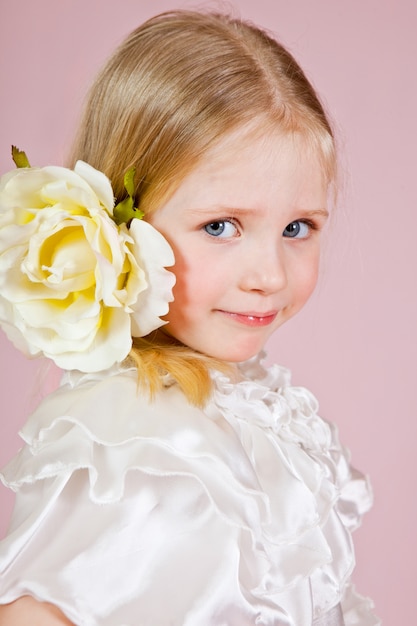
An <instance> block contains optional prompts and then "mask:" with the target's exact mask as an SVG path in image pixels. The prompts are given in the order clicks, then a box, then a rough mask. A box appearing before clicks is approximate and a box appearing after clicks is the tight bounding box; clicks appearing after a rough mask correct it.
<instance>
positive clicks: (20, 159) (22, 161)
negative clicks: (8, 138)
mask: <svg viewBox="0 0 417 626" xmlns="http://www.w3.org/2000/svg"><path fill="white" fill-rule="evenodd" d="M12 159H13V161H14V162H15V165H16V167H30V163H29V159H28V158H27V156H26V152H24V151H23V150H19V148H16V146H12Z"/></svg>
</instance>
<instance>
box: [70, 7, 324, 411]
mask: <svg viewBox="0 0 417 626" xmlns="http://www.w3.org/2000/svg"><path fill="white" fill-rule="evenodd" d="M257 119H258V120H259V124H260V125H261V126H263V127H264V128H266V129H267V130H269V129H271V128H278V129H279V130H280V131H282V132H285V133H296V134H301V135H302V136H303V137H304V138H305V139H306V140H307V141H308V143H309V144H310V145H311V147H312V148H313V149H314V150H315V153H316V154H317V156H318V158H319V160H320V163H321V164H322V167H323V172H324V173H325V176H326V178H327V181H328V182H330V181H331V180H332V179H334V177H335V161H336V160H335V149H334V139H333V133H332V130H331V127H330V124H329V122H328V119H327V117H326V114H325V112H324V110H323V107H322V105H321V103H320V101H319V99H318V97H317V95H316V93H315V90H314V89H313V87H312V85H311V84H310V82H309V81H308V80H307V78H306V76H305V75H304V73H303V71H302V70H301V68H300V67H299V65H298V64H297V62H296V61H295V60H294V58H293V57H292V55H291V54H290V53H289V52H288V51H287V50H286V49H285V48H284V47H283V46H282V45H280V44H279V43H278V42H277V41H275V40H274V39H273V38H272V37H271V36H269V35H268V34H267V33H266V32H265V31H263V30H261V29H260V28H258V27H256V26H253V25H252V24H250V23H248V22H244V21H242V20H240V19H235V18H233V17H230V16H228V15H224V14H218V13H203V12H194V11H172V12H167V13H163V14H161V15H158V16H156V17H154V18H152V19H150V20H148V21H147V22H145V23H144V24H143V25H142V26H140V27H139V28H137V29H136V30H135V31H133V32H132V33H131V35H130V36H128V38H127V39H126V40H125V41H124V42H123V43H122V45H121V46H120V47H119V48H118V49H117V50H116V52H115V53H114V55H113V56H112V57H111V58H110V59H109V61H108V62H107V64H106V65H105V66H104V68H103V70H102V71H101V72H100V74H99V75H98V77H97V80H96V81H95V83H94V84H93V87H92V89H91V92H90V97H89V99H88V102H87V106H86V109H85V114H84V119H83V120H82V124H81V127H80V131H79V134H78V137H77V140H76V143H75V146H74V149H73V155H72V161H73V162H74V161H75V160H76V159H83V160H84V161H87V162H88V163H90V164H91V165H92V166H94V167H96V168H97V169H99V170H101V171H103V172H105V173H106V174H107V176H108V177H109V178H110V180H111V181H112V184H113V188H114V190H115V195H116V199H117V200H118V201H120V200H122V199H123V197H124V196H125V190H124V185H123V176H124V174H125V172H126V171H127V170H128V169H130V168H131V167H133V166H134V167H135V168H136V203H137V205H138V206H139V207H140V208H141V209H142V210H143V211H144V212H145V214H146V213H148V212H149V211H154V210H157V209H158V207H159V206H161V205H162V204H163V202H164V201H166V200H167V199H168V197H169V196H170V195H171V194H172V193H173V192H174V191H175V189H176V188H177V187H178V186H179V184H180V183H181V182H182V180H183V179H184V178H185V176H186V175H187V174H188V173H189V172H190V171H191V170H192V169H193V168H194V167H195V165H196V163H197V162H198V161H199V159H201V158H202V156H203V155H204V154H205V153H206V152H207V151H208V150H209V149H210V148H211V147H212V146H214V145H215V144H216V143H217V142H219V141H220V140H221V139H222V138H223V137H224V136H225V134H227V133H229V132H231V131H232V130H234V129H236V128H238V127H240V126H243V125H247V124H248V123H252V122H253V121H254V120H257ZM186 353H187V355H188V356H187V357H185V356H184V355H185V353H184V347H183V346H182V347H180V346H174V347H172V346H169V347H167V348H165V347H161V346H158V345H155V343H154V342H153V343H151V342H149V341H141V340H135V345H134V348H133V356H134V358H135V361H136V363H137V366H138V372H139V376H140V378H141V380H145V381H147V382H148V383H149V385H150V390H151V392H153V391H155V389H156V388H157V387H158V385H160V384H161V382H160V381H161V376H160V373H161V372H166V371H167V372H169V373H170V374H171V375H172V376H173V377H174V378H175V379H177V380H179V382H180V385H181V387H182V388H183V389H184V391H185V393H186V394H187V396H188V397H189V398H190V399H191V400H192V401H193V402H195V403H197V404H202V403H203V402H204V400H205V399H206V397H207V395H208V393H209V391H210V374H209V369H210V368H211V367H212V366H215V367H216V366H219V367H220V365H219V364H216V363H214V362H213V361H212V360H206V359H204V358H202V357H201V355H195V353H193V352H192V351H191V350H188V351H187V349H186ZM156 355H158V358H157V359H156ZM184 363H186V371H187V372H188V373H187V375H186V376H184V375H183V374H184V371H185V370H184ZM202 364H203V366H202ZM204 364H205V366H204ZM179 371H181V372H182V374H181V375H179V374H178V372H179ZM156 374H157V375H156Z"/></svg>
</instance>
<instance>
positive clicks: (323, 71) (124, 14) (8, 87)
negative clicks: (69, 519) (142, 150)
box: [0, 0, 417, 625]
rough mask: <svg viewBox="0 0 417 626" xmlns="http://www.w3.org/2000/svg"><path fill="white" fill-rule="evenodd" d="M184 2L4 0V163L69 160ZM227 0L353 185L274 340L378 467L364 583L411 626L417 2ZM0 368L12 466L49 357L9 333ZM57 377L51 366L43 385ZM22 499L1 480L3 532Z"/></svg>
mask: <svg viewBox="0 0 417 626" xmlns="http://www.w3.org/2000/svg"><path fill="white" fill-rule="evenodd" d="M179 6H182V7H191V6H193V5H192V3H191V2H182V3H180V2H177V1H174V0H153V2H145V1H141V0H107V1H100V0H59V2H57V1H56V0H37V1H36V2H34V1H33V0H30V1H29V0H22V1H21V2H16V1H15V0H3V1H2V5H1V23H0V63H1V66H0V71H1V75H0V84H1V94H2V97H1V104H0V107H1V116H0V171H1V172H4V171H6V170H9V169H11V167H12V163H11V160H10V159H9V157H8V154H9V147H10V145H11V144H12V143H14V144H17V145H18V146H19V147H21V148H23V149H25V150H26V151H27V153H28V155H29V156H30V159H31V162H32V164H34V165H45V164H48V163H63V161H64V159H65V155H66V152H67V149H68V147H69V145H70V143H71V139H72V135H73V130H74V128H75V125H76V120H77V116H78V113H79V110H80V106H81V103H82V99H83V96H84V93H85V91H86V89H87V86H88V84H89V82H90V80H91V78H92V77H93V75H94V74H95V72H96V70H97V68H98V67H99V65H100V64H101V63H102V62H103V60H104V59H105V58H106V56H107V55H108V54H109V53H110V52H111V51H112V49H113V48H114V46H115V45H116V44H117V43H118V42H119V41H120V40H121V39H122V38H123V36H124V35H125V34H127V33H128V32H129V31H130V30H131V29H133V28H134V27H135V26H136V25H137V24H138V23H140V22H141V21H143V20H144V19H145V18H147V17H149V16H150V15H152V14H155V13H157V12H159V11H162V10H166V9H172V8H176V7H179ZM194 6H195V4H194ZM211 6H214V5H211ZM217 6H219V5H217ZM231 6H234V7H235V10H236V11H237V12H238V13H241V14H242V15H243V16H244V17H246V18H249V19H252V20H253V21H255V22H257V23H259V24H262V25H264V26H266V27H267V28H269V29H270V30H271V31H273V32H275V33H276V34H277V35H278V37H279V38H281V40H282V41H283V42H284V43H285V44H287V46H289V48H290V49H291V50H292V51H293V53H294V54H295V56H296V57H297V58H298V60H299V61H300V62H301V64H302V65H303V67H304V68H305V70H306V71H307V73H308V74H309V76H310V77H312V79H313V82H314V84H315V85H316V87H317V88H318V90H319V92H321V93H322V94H323V95H324V98H325V102H326V104H327V106H328V108H329V110H330V111H331V113H332V116H333V118H334V120H335V122H336V126H337V129H338V135H339V140H340V144H341V147H342V157H343V166H344V167H343V169H344V174H345V176H344V178H345V180H344V188H343V190H342V193H341V198H340V203H339V204H340V206H339V209H338V211H337V216H336V218H335V220H334V223H333V225H332V227H331V229H330V231H329V236H328V245H327V249H326V254H325V259H324V264H323V272H322V279H321V284H320V286H319V288H318V290H317V292H316V294H315V296H314V297H313V299H312V301H311V302H310V303H309V304H308V306H307V307H306V309H305V310H304V311H303V312H302V313H301V314H300V315H299V316H298V318H296V319H295V320H294V321H292V322H290V323H289V324H288V326H287V327H284V329H282V330H281V331H279V333H278V334H277V335H276V336H275V337H274V338H273V340H272V341H271V342H270V345H269V356H270V359H271V360H276V361H279V362H281V363H283V364H285V365H288V366H289V367H291V369H292V370H293V376H294V380H295V382H296V383H297V384H303V385H305V386H307V387H309V388H310V389H312V390H313V392H314V393H315V394H316V395H317V396H318V397H319V399H320V403H321V413H322V415H323V416H324V417H327V418H328V419H331V420H334V421H336V422H337V423H338V425H339V428H340V432H341V436H342V439H343V441H344V442H345V443H346V444H347V445H348V447H349V448H351V450H352V451H353V461H354V463H355V465H357V466H358V467H360V468H361V469H363V470H364V471H366V472H367V473H369V474H370V475H371V478H372V482H373V485H374V491H375V506H374V509H373V511H372V513H371V514H369V515H368V516H367V517H366V519H365V523H364V525H363V527H362V528H361V529H360V530H359V531H358V533H357V535H356V545H357V556H358V567H357V571H356V575H355V580H356V582H357V585H358V587H359V588H360V589H361V590H363V591H364V592H365V593H367V594H369V595H370V596H372V597H373V598H374V600H375V603H376V605H377V612H378V614H379V615H380V616H381V617H382V618H383V621H384V624H395V625H399V624H404V625H405V624H407V625H408V624H411V623H414V620H413V617H412V616H413V615H414V614H415V610H414V609H415V580H416V575H415V564H416V556H417V555H416V548H417V540H416V530H415V529H416V527H417V519H416V510H417V507H416V488H415V479H416V459H417V454H416V450H415V442H416V411H415V409H416V404H417V403H416V382H415V374H416V371H415V370H416V368H415V364H416V357H417V354H416V344H417V342H416V336H415V335H416V333H415V326H416V320H417V305H416V302H417V298H416V260H417V259H416V248H417V244H416V227H417V223H416V222H417V220H416V206H415V205H416V193H415V190H414V188H413V185H414V184H415V182H416V178H417V169H416V149H415V144H416V140H417V133H416V130H417V128H416V116H417V97H416V91H417V88H416V81H415V63H416V59H417V45H416V42H417V38H416V29H417V3H416V2H415V0H399V1H396V0H345V1H344V2H342V1H338V0H315V1H312V0H256V1H254V0H235V2H234V4H232V5H231ZM413 82H414V85H413ZM0 368H1V369H0V371H1V377H0V378H1V380H0V385H1V389H0V392H1V414H0V464H1V465H3V464H4V462H6V461H7V460H8V459H9V458H10V457H11V456H12V454H13V453H14V451H15V450H16V449H17V448H18V446H19V440H18V437H17V435H16V432H17V430H18V428H19V427H20V426H21V425H22V424H23V422H24V419H25V416H26V415H27V412H28V410H30V409H31V408H33V406H34V404H35V403H36V401H37V399H38V397H39V393H40V391H39V388H40V378H39V376H38V374H37V371H38V364H37V363H34V362H26V361H25V359H24V358H23V357H22V356H20V355H19V354H18V353H16V352H15V351H14V349H13V348H12V347H11V346H10V345H9V344H8V342H7V340H6V339H5V338H4V336H3V335H1V336H0ZM56 380H57V375H56V372H52V373H51V374H50V379H49V382H48V384H53V383H54V381H56ZM51 381H52V382H51ZM11 504H12V500H11V498H10V496H9V494H8V493H7V492H6V490H5V489H4V488H1V490H0V507H1V515H0V518H1V526H0V534H2V533H4V532H5V529H6V526H7V520H8V517H9V513H10V510H11Z"/></svg>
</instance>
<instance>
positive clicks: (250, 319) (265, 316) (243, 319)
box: [219, 309, 278, 328]
mask: <svg viewBox="0 0 417 626" xmlns="http://www.w3.org/2000/svg"><path fill="white" fill-rule="evenodd" d="M219 313H222V314H223V315H226V316H227V317H228V318H230V319H232V320H235V321H236V322H239V323H240V324H244V325H245V326H252V327H255V328H257V327H261V326H269V324H272V322H273V321H274V320H275V318H276V316H277V315H278V311H271V312H268V313H252V312H248V313H232V312H230V311H222V310H221V309H219Z"/></svg>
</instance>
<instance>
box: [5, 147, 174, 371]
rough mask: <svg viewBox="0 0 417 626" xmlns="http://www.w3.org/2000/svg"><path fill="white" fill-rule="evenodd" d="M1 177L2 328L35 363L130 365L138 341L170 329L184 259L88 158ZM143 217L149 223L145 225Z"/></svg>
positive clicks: (24, 162)
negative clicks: (40, 359) (70, 165)
mask: <svg viewBox="0 0 417 626" xmlns="http://www.w3.org/2000/svg"><path fill="white" fill-rule="evenodd" d="M12 155H13V160H14V161H15V163H16V165H17V169H15V170H13V171H11V172H8V173H7V174H5V175H4V176H2V177H1V179H0V326H1V327H2V328H3V330H4V331H5V333H6V335H7V336H8V338H9V339H10V340H11V341H12V343H13V344H14V345H15V346H16V347H17V348H18V349H20V350H21V351H22V352H24V353H25V354H26V355H27V356H30V357H35V356H40V355H44V356H46V357H48V358H50V359H52V360H53V361H54V362H55V363H56V365H58V366H59V367H62V368H64V369H70V370H72V369H77V370H80V371H83V372H96V371H100V370H103V369H106V368H108V367H111V366H112V365H113V364H115V363H117V362H120V361H122V360H123V359H124V358H125V357H126V356H127V355H128V354H129V351H130V349H131V346H132V336H133V337H143V336H145V335H147V334H148V333H150V332H151V331H153V330H155V329H156V328H158V327H159V326H161V325H162V324H164V323H165V322H163V321H162V320H161V319H160V317H161V316H163V315H165V314H166V313H167V312H168V308H169V304H168V303H169V302H171V301H172V300H173V297H172V288H173V286H174V284H175V277H174V275H173V274H172V272H169V271H168V270H166V269H165V267H166V266H171V265H173V264H174V254H173V252H172V250H171V248H170V246H169V244H168V242H167V241H166V240H165V239H164V237H163V236H162V235H161V234H160V233H159V232H158V231H157V230H155V229H154V228H153V227H152V226H151V225H150V224H148V223H147V222H145V221H143V220H142V219H140V218H142V217H143V213H142V212H141V211H139V210H138V209H137V208H135V207H134V201H133V192H134V187H133V176H134V171H133V170H129V172H127V174H126V176H125V187H126V191H127V193H128V197H127V198H126V200H124V201H122V202H121V203H119V204H118V205H116V206H114V197H113V190H112V187H111V184H110V181H109V179H108V178H107V177H106V176H105V175H104V174H103V173H102V172H99V171H98V170H96V169H94V168H93V167H91V166H90V165H88V164H87V163H84V162H83V161H78V162H77V163H76V165H75V168H74V170H70V169H67V168H64V167H55V166H47V167H42V168H35V167H30V165H29V161H28V159H27V157H26V155H25V153H24V152H22V151H20V150H18V149H17V148H15V147H13V148H12ZM137 218H139V219H137Z"/></svg>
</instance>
